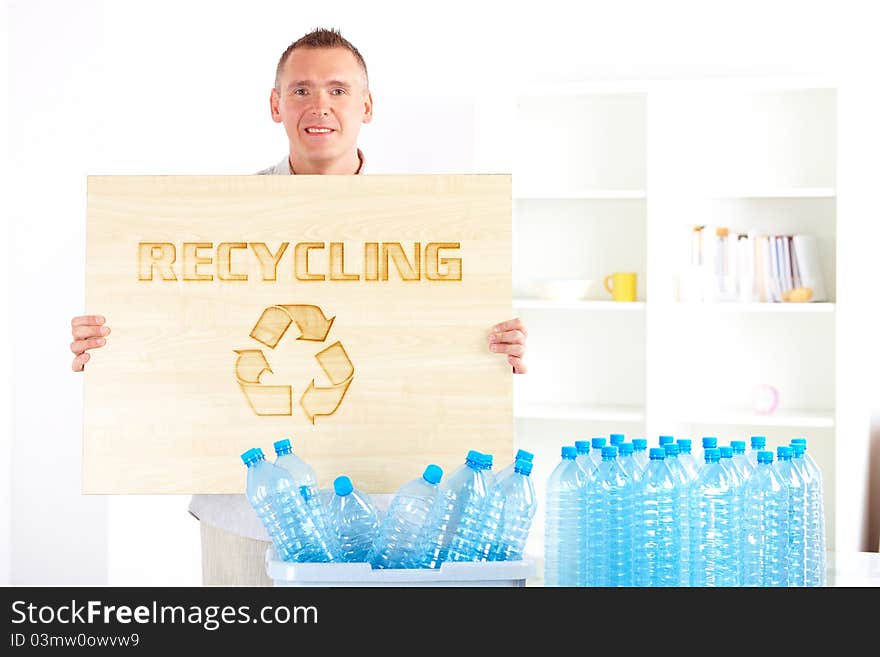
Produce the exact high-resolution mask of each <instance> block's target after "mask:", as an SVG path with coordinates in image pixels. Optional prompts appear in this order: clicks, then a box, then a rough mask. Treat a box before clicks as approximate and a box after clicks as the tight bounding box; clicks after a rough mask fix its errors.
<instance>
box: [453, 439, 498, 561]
mask: <svg viewBox="0 0 880 657" xmlns="http://www.w3.org/2000/svg"><path fill="white" fill-rule="evenodd" d="M477 464H478V465H479V470H478V471H477V474H478V477H477V478H476V479H474V480H473V482H472V487H466V488H465V491H466V493H467V494H466V495H465V496H463V497H462V504H461V506H460V507H459V508H460V513H459V516H458V522H457V523H456V527H455V530H454V531H453V532H452V538H451V539H450V541H449V552H448V554H447V560H448V561H481V560H483V559H485V558H486V557H487V556H488V550H489V549H490V547H491V542H494V541H495V539H496V538H497V535H496V534H497V530H498V523H499V520H500V518H499V515H498V513H497V510H496V509H493V510H491V513H489V511H490V509H489V508H488V503H489V500H490V496H491V493H492V490H493V489H494V487H495V475H494V474H493V473H492V455H491V454H482V453H479V452H478V456H477ZM484 536H485V537H486V539H485V540H487V541H488V542H487V543H483V542H482V541H483V537H484Z"/></svg>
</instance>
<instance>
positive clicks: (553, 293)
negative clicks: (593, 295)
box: [536, 278, 593, 301]
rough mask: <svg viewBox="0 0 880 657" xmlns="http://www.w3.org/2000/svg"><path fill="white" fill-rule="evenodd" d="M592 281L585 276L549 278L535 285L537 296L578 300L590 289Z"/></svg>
mask: <svg viewBox="0 0 880 657" xmlns="http://www.w3.org/2000/svg"><path fill="white" fill-rule="evenodd" d="M592 286H593V281H591V280H588V279H585V278H549V279H546V280H543V281H539V282H538V283H537V285H536V288H537V293H538V296H539V297H541V298H542V299H552V300H553V301H580V300H581V299H583V298H584V297H586V296H587V294H588V293H589V291H590V288H591V287H592Z"/></svg>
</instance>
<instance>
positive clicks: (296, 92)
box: [293, 89, 306, 96]
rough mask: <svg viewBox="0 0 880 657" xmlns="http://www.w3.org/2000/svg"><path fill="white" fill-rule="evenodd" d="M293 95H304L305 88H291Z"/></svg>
mask: <svg viewBox="0 0 880 657" xmlns="http://www.w3.org/2000/svg"><path fill="white" fill-rule="evenodd" d="M293 95H294V96H305V95H306V90H305V89H294V90H293Z"/></svg>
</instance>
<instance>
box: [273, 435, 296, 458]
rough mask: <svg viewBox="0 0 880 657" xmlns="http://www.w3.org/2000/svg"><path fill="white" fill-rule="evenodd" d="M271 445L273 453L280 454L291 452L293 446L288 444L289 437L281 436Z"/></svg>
mask: <svg viewBox="0 0 880 657" xmlns="http://www.w3.org/2000/svg"><path fill="white" fill-rule="evenodd" d="M272 447H274V448H275V454H277V455H278V456H281V455H282V454H290V453H291V452H293V447H291V446H290V438H282V439H281V440H276V441H275V442H274V443H273V444H272Z"/></svg>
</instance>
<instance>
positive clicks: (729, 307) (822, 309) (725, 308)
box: [669, 301, 837, 315]
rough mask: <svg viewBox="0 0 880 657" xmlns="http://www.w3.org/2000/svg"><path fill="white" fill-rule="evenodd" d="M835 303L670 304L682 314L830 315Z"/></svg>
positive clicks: (735, 302) (683, 302) (734, 302)
mask: <svg viewBox="0 0 880 657" xmlns="http://www.w3.org/2000/svg"><path fill="white" fill-rule="evenodd" d="M836 305H837V304H835V303H833V302H826V301H823V302H816V303H740V302H737V301H731V302H685V301H682V302H675V303H671V304H669V306H670V307H671V308H674V309H675V312H681V313H705V314H712V313H783V314H785V313H795V314H808V315H809V314H828V313H833V312H834V310H835V308H836Z"/></svg>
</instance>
